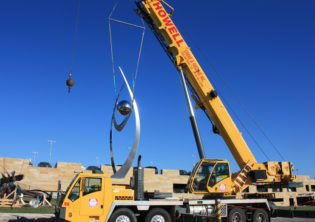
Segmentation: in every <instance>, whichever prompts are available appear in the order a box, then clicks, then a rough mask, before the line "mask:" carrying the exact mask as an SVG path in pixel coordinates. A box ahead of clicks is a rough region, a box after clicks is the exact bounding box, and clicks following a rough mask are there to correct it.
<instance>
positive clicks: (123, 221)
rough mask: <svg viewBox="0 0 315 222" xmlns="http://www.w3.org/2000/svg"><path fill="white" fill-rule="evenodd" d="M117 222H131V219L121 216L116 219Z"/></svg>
mask: <svg viewBox="0 0 315 222" xmlns="http://www.w3.org/2000/svg"><path fill="white" fill-rule="evenodd" d="M115 222H130V218H129V217H127V216H126V215H120V216H119V217H117V218H116V220H115Z"/></svg>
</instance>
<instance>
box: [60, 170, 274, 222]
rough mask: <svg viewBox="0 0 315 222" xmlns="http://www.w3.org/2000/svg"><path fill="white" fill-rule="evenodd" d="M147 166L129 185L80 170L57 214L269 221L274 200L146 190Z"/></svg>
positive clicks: (129, 220) (158, 221)
mask: <svg viewBox="0 0 315 222" xmlns="http://www.w3.org/2000/svg"><path fill="white" fill-rule="evenodd" d="M143 178H144V169H143V168H142V167H141V166H140V164H139V165H138V167H135V168H134V169H133V177H132V179H131V183H130V185H129V186H125V185H124V186H122V185H113V184H112V180H111V177H110V175H108V174H102V173H79V174H77V175H76V176H75V177H74V179H73V180H72V182H71V183H70V185H69V186H68V188H67V190H66V192H65V194H63V195H61V196H60V199H59V200H58V202H59V203H58V207H57V208H56V215H57V217H59V218H62V219H64V220H67V221H82V222H83V221H87V222H100V221H102V222H107V221H109V222H137V221H145V222H187V221H227V222H235V221H237V222H245V221H254V222H258V221H260V222H269V221H270V217H271V215H272V213H273V209H274V208H273V204H271V203H270V202H268V201H267V200H266V199H235V198H222V199H220V198H211V199H202V198H200V199H190V198H189V199H185V198H181V199H180V198H172V197H167V196H168V195H163V193H155V195H154V194H153V195H152V193H146V192H144V191H143V190H144V189H143V188H144V180H143Z"/></svg>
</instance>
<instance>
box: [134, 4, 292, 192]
mask: <svg viewBox="0 0 315 222" xmlns="http://www.w3.org/2000/svg"><path fill="white" fill-rule="evenodd" d="M162 3H163V4H162ZM136 4H137V7H138V9H137V10H136V12H137V14H138V15H140V16H141V17H142V18H143V19H144V21H145V22H146V23H147V24H148V26H149V27H150V29H151V30H152V32H153V34H154V35H155V37H156V38H157V39H158V41H159V42H160V44H161V46H162V47H163V49H164V50H165V52H166V54H167V55H168V56H169V58H170V59H171V61H172V62H173V64H174V65H175V67H176V69H177V70H178V71H182V72H183V73H184V75H185V78H186V80H187V82H188V83H189V84H190V85H191V87H192V89H193V91H194V95H193V98H194V100H195V101H196V107H197V108H201V109H203V110H204V111H205V112H206V113H207V114H208V116H209V117H210V118H211V119H212V121H213V123H214V124H215V125H214V131H216V132H218V133H219V134H220V135H221V136H222V138H223V140H224V141H225V143H226V145H227V146H228V148H229V149H230V151H231V153H232V155H233V157H234V159H235V160H236V162H237V164H238V166H239V167H240V171H239V172H237V173H234V174H233V175H231V173H230V168H229V163H228V162H227V161H226V160H216V159H204V158H201V160H200V161H199V163H197V164H196V166H195V168H194V170H193V172H192V175H191V178H190V180H189V184H188V188H189V191H190V192H193V193H204V194H224V195H231V194H232V195H233V194H236V193H237V192H239V191H242V190H244V189H245V188H247V187H248V185H250V184H251V183H253V182H262V183H264V182H268V183H270V182H271V183H288V182H290V181H294V180H295V176H294V175H293V174H292V170H293V166H292V164H291V163H290V162H265V163H258V162H257V160H256V159H255V157H254V155H253V153H252V152H251V150H250V149H249V147H248V145H247V144H246V142H245V140H244V138H243V136H242V134H241V132H240V131H239V130H238V128H237V127H236V125H235V123H234V121H233V120H232V118H231V116H230V115H229V113H228V111H227V110H226V108H225V106H224V104H223V103H222V101H221V99H220V98H219V96H218V94H217V92H216V90H215V89H214V87H213V86H212V84H211V83H210V81H209V79H208V78H207V76H206V74H205V72H204V71H203V69H202V68H201V66H200V64H199V63H198V61H197V59H196V58H195V56H194V54H193V53H192V51H191V50H190V48H189V46H188V45H187V43H186V42H185V40H184V38H183V36H182V35H181V34H180V32H179V30H178V29H177V27H176V26H175V24H174V22H173V21H172V19H171V16H172V13H173V8H172V7H171V6H170V5H168V4H167V3H166V2H165V1H163V0H143V1H140V2H136ZM166 7H167V8H168V10H166ZM169 11H170V13H169Z"/></svg>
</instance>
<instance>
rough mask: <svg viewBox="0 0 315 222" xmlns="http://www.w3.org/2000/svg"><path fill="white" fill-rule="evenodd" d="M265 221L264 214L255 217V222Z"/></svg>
mask: <svg viewBox="0 0 315 222" xmlns="http://www.w3.org/2000/svg"><path fill="white" fill-rule="evenodd" d="M265 221H266V217H265V215H264V214H258V215H257V222H265Z"/></svg>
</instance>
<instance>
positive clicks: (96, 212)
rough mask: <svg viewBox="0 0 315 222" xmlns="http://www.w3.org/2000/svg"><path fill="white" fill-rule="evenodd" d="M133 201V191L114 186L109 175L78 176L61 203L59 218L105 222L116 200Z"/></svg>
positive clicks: (88, 174) (86, 174)
mask: <svg viewBox="0 0 315 222" xmlns="http://www.w3.org/2000/svg"><path fill="white" fill-rule="evenodd" d="M122 196H123V197H124V198H123V199H125V200H133V199H134V196H133V190H130V189H127V187H126V186H114V185H112V182H111V178H110V176H109V175H107V174H94V173H79V174H77V175H76V176H75V177H74V179H73V180H72V182H71V183H70V185H69V187H68V188H67V190H66V192H65V194H64V195H63V196H62V199H61V201H60V209H59V217H60V218H62V219H65V220H67V221H105V220H106V218H107V215H108V212H109V210H110V208H111V206H112V203H113V201H114V200H119V199H120V198H119V197H122Z"/></svg>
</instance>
